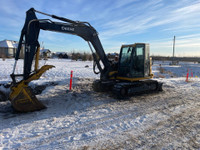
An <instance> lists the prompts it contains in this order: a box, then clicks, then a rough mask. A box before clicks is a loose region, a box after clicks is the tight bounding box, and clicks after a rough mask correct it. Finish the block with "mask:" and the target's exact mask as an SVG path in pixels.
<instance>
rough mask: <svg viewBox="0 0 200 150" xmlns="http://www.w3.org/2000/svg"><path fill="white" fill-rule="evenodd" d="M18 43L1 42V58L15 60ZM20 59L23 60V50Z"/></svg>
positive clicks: (10, 41)
mask: <svg viewBox="0 0 200 150" xmlns="http://www.w3.org/2000/svg"><path fill="white" fill-rule="evenodd" d="M17 46H18V42H17V41H12V40H3V41H0V57H1V58H3V57H5V58H13V57H15V55H16V51H17ZM20 58H23V50H21V52H20Z"/></svg>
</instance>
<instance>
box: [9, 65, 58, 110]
mask: <svg viewBox="0 0 200 150" xmlns="http://www.w3.org/2000/svg"><path fill="white" fill-rule="evenodd" d="M52 67H54V66H52V65H45V66H43V67H41V68H40V69H39V70H37V71H36V73H33V74H32V75H30V77H29V78H28V79H26V80H22V81H20V82H18V83H17V84H15V85H14V86H12V87H11V93H10V96H9V98H10V101H11V104H12V106H13V107H14V109H15V110H16V111H19V112H31V111H36V110H41V109H44V108H46V106H44V105H43V104H42V103H41V102H40V101H38V99H37V98H36V96H35V95H34V93H33V92H32V89H31V88H30V87H29V86H28V83H29V82H31V81H32V80H37V79H39V78H40V77H41V75H42V74H43V73H44V72H45V71H47V70H48V69H50V68H52Z"/></svg>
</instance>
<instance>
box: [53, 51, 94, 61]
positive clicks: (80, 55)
mask: <svg viewBox="0 0 200 150" xmlns="http://www.w3.org/2000/svg"><path fill="white" fill-rule="evenodd" d="M56 57H57V58H62V59H72V60H76V61H77V60H82V61H87V60H89V61H92V60H93V57H92V54H90V53H86V52H71V53H69V54H68V53H64V52H63V53H53V54H52V58H56Z"/></svg>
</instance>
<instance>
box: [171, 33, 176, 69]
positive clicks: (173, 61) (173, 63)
mask: <svg viewBox="0 0 200 150" xmlns="http://www.w3.org/2000/svg"><path fill="white" fill-rule="evenodd" d="M175 39H176V37H175V36H174V40H173V58H172V65H175V60H174V55H175Z"/></svg>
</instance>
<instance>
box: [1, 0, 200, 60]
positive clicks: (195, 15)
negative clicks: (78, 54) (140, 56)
mask: <svg viewBox="0 0 200 150" xmlns="http://www.w3.org/2000/svg"><path fill="white" fill-rule="evenodd" d="M0 4H1V5H0V20H1V21H0V40H4V39H9V40H17V41H18V40H19V36H20V32H21V29H22V27H23V24H24V21H25V14H26V13H25V12H26V11H27V10H28V9H29V8H31V7H34V8H35V9H36V10H39V11H42V12H46V13H49V14H54V15H57V16H62V17H65V18H69V19H72V20H79V21H87V22H89V23H90V24H91V25H92V26H93V27H95V28H96V30H97V31H98V33H99V37H100V40H101V42H102V45H103V47H104V49H105V51H106V52H119V50H120V47H121V45H122V44H130V43H136V42H142V43H143V42H144V43H150V49H151V55H165V56H171V55H172V44H173V36H174V35H175V36H176V53H175V54H176V56H200V0H106V1H100V0H1V2H0ZM37 16H38V18H40V19H41V18H48V17H46V16H42V15H39V14H38V15H37ZM39 41H40V42H41V43H43V44H42V45H43V46H44V47H45V48H48V49H50V50H52V51H66V52H70V51H72V50H75V51H86V52H89V51H90V50H89V47H88V45H87V43H86V42H85V41H84V40H83V39H81V38H80V37H78V36H74V35H68V34H62V33H54V32H49V31H41V33H40V36H39Z"/></svg>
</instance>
